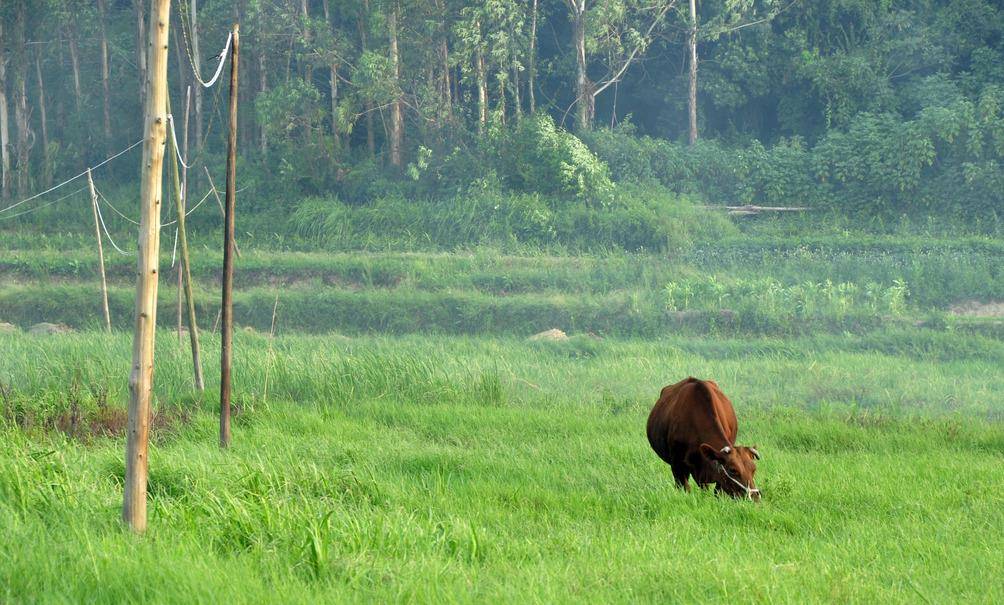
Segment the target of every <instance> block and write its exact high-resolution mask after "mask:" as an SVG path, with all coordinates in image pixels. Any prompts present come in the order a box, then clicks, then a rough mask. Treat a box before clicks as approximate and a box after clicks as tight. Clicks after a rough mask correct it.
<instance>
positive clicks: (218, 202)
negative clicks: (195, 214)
mask: <svg viewBox="0 0 1004 605" xmlns="http://www.w3.org/2000/svg"><path fill="white" fill-rule="evenodd" d="M202 169H203V170H205V171H206V178H207V179H209V189H211V190H212V192H213V195H214V196H215V197H216V205H217V206H219V207H220V216H222V217H223V220H226V218H227V211H226V210H224V209H223V200H221V199H220V191H219V189H217V188H216V183H214V182H213V175H211V174H209V168H208V167H206V166H203V167H202ZM234 254H236V255H237V258H240V257H241V247H240V246H238V245H237V239H236V238H235V239H234ZM213 331H214V332H215V331H216V330H215V329H214V330H213Z"/></svg>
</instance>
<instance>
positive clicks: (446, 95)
mask: <svg viewBox="0 0 1004 605" xmlns="http://www.w3.org/2000/svg"><path fill="white" fill-rule="evenodd" d="M436 9H437V10H438V11H439V27H440V37H439V59H440V60H441V61H442V62H443V78H442V90H441V92H440V99H441V103H442V106H443V109H444V110H446V121H447V123H449V124H452V123H453V96H452V94H453V93H452V90H453V89H452V87H451V85H450V45H449V33H450V28H449V25H448V24H447V22H446V15H447V12H446V5H445V4H443V0H436Z"/></svg>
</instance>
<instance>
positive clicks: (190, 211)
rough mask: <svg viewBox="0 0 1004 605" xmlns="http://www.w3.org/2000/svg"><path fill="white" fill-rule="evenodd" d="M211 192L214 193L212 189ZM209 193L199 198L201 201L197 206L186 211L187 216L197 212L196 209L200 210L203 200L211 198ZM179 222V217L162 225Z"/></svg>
mask: <svg viewBox="0 0 1004 605" xmlns="http://www.w3.org/2000/svg"><path fill="white" fill-rule="evenodd" d="M209 193H212V191H210V192H209ZM209 193H207V194H206V195H204V196H202V199H201V200H199V203H198V204H196V205H195V206H193V207H192V209H191V210H189V211H188V212H186V213H185V216H188V215H190V214H192V213H193V212H195V211H196V210H198V209H199V206H201V205H202V202H204V201H206V200H207V199H209ZM177 222H178V219H174V220H173V221H171V222H169V223H164V224H163V225H161V227H170V226H171V225H173V224H175V223H177Z"/></svg>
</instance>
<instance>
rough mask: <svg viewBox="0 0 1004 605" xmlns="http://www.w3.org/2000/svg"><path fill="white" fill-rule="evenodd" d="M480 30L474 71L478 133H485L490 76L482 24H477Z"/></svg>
mask: <svg viewBox="0 0 1004 605" xmlns="http://www.w3.org/2000/svg"><path fill="white" fill-rule="evenodd" d="M475 26H476V27H477V28H478V50H477V54H476V55H475V57H474V71H475V72H477V77H478V132H479V133H482V134H483V133H484V131H485V127H486V126H487V125H488V76H487V74H485V56H484V52H483V51H482V50H481V23H480V22H478V23H476V24H475Z"/></svg>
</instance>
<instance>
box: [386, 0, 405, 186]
mask: <svg viewBox="0 0 1004 605" xmlns="http://www.w3.org/2000/svg"><path fill="white" fill-rule="evenodd" d="M400 10H401V8H400V4H398V3H397V2H395V3H394V8H393V10H391V13H390V15H389V16H388V18H387V34H388V36H389V37H390V64H391V69H392V70H393V77H394V88H395V90H394V102H393V103H391V106H390V164H391V166H394V167H395V168H400V167H401V165H402V160H401V145H402V140H403V138H404V118H403V117H402V115H401V94H402V93H401V59H400V56H399V55H398V49H397V21H398V16H399V15H398V14H399V12H400Z"/></svg>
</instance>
